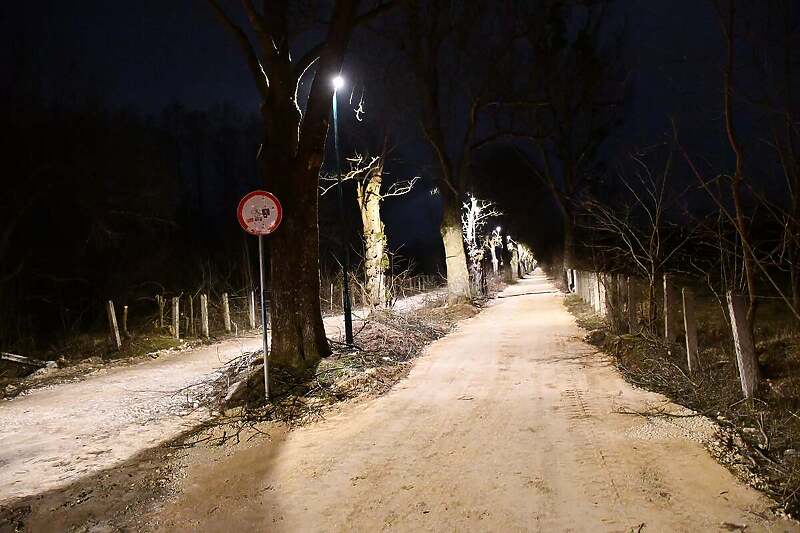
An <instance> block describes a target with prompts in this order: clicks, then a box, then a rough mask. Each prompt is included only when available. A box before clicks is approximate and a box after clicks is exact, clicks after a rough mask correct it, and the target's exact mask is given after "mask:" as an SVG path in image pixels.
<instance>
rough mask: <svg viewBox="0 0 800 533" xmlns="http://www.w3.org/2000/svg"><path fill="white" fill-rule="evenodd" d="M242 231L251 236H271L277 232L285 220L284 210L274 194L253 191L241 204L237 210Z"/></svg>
mask: <svg viewBox="0 0 800 533" xmlns="http://www.w3.org/2000/svg"><path fill="white" fill-rule="evenodd" d="M236 216H237V218H238V219H239V224H241V226H242V229H243V230H245V231H246V232H247V233H250V234H251V235H269V234H270V233H272V232H273V231H275V230H276V229H277V228H278V226H279V225H280V223H281V219H282V218H283V208H282V207H281V203H280V202H279V201H278V199H277V198H276V197H275V195H274V194H272V193H270V192H267V191H253V192H251V193H248V194H247V195H246V196H245V197H244V198H242V199H241V201H240V202H239V209H237V210H236Z"/></svg>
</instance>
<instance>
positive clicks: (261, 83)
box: [208, 0, 269, 99]
mask: <svg viewBox="0 0 800 533" xmlns="http://www.w3.org/2000/svg"><path fill="white" fill-rule="evenodd" d="M208 3H209V4H210V5H211V7H212V8H213V10H214V14H215V15H216V16H217V18H218V19H219V20H220V22H222V25H223V26H225V28H226V29H227V30H228V31H230V32H231V33H232V34H233V36H234V37H235V38H236V40H237V42H238V43H239V47H240V48H241V49H242V52H243V53H244V56H245V59H247V65H248V66H249V67H250V72H251V73H252V74H253V80H254V81H255V83H256V88H257V89H258V92H259V94H260V95H261V98H262V99H266V98H267V96H268V95H269V79H268V78H267V74H266V72H264V69H263V67H262V66H261V62H260V61H259V60H258V55H257V54H256V51H255V50H254V49H253V43H251V42H250V39H248V37H247V34H246V33H245V32H244V30H242V28H240V27H239V26H238V25H236V23H234V22H233V20H231V19H230V17H228V15H227V14H226V13H225V11H224V10H223V9H222V8H221V7H220V5H219V3H218V2H217V0H208Z"/></svg>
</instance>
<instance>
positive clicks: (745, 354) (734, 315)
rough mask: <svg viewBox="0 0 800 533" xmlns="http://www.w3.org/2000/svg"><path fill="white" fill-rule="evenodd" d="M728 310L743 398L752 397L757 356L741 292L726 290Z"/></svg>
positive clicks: (755, 378)
mask: <svg viewBox="0 0 800 533" xmlns="http://www.w3.org/2000/svg"><path fill="white" fill-rule="evenodd" d="M728 312H729V313H730V315H731V329H732V330H733V345H734V347H735V348H736V363H737V364H738V366H739V379H740V380H741V382H742V393H743V394H744V397H745V398H752V397H753V396H755V394H756V392H757V391H758V377H759V371H758V356H756V349H755V344H754V342H753V332H752V330H751V329H750V325H749V324H748V323H747V300H746V299H745V297H744V296H743V295H741V294H733V292H732V291H728Z"/></svg>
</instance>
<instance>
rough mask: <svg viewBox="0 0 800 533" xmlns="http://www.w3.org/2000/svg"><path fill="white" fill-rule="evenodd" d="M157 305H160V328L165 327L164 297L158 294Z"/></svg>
mask: <svg viewBox="0 0 800 533" xmlns="http://www.w3.org/2000/svg"><path fill="white" fill-rule="evenodd" d="M156 303H157V304H158V327H160V328H163V327H164V305H165V304H164V297H163V296H161V295H160V294H156Z"/></svg>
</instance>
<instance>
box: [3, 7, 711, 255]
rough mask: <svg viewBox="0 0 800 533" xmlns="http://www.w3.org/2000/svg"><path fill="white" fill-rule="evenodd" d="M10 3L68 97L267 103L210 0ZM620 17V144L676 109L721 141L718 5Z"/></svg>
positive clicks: (148, 108) (48, 75)
mask: <svg viewBox="0 0 800 533" xmlns="http://www.w3.org/2000/svg"><path fill="white" fill-rule="evenodd" d="M225 3H226V2H223V4H225ZM227 4H228V5H230V6H231V8H232V9H231V12H238V11H240V10H239V6H238V2H227ZM0 9H2V10H3V11H4V13H3V15H2V16H0V21H1V22H0V31H2V34H3V35H4V36H6V38H7V39H10V40H11V42H10V44H11V46H8V47H2V51H0V54H2V55H0V58H1V59H2V62H3V64H7V63H8V61H10V60H11V57H12V54H14V50H15V49H16V48H18V47H21V46H22V47H26V48H28V49H29V50H32V51H33V54H34V59H33V61H34V68H35V69H36V70H37V71H39V72H40V73H41V75H42V76H43V77H44V78H45V80H46V85H47V87H48V90H49V91H50V94H51V95H53V96H55V97H57V98H61V99H69V98H70V95H72V94H80V95H85V94H86V93H88V94H92V95H94V96H96V97H99V98H101V99H102V100H104V101H106V102H107V103H108V104H110V105H112V106H129V107H133V108H136V109H139V110H141V111H144V112H145V113H157V112H158V111H159V110H160V109H161V108H163V107H164V106H166V105H168V104H170V103H173V102H179V103H181V104H183V105H184V106H186V107H190V108H199V109H204V108H207V107H208V106H210V105H212V104H215V103H219V102H221V101H228V102H231V103H232V104H233V105H234V106H236V107H237V108H239V109H241V110H243V111H255V110H257V106H258V97H257V94H256V91H255V89H254V86H253V83H252V81H251V79H250V74H249V72H248V71H247V68H246V66H245V63H244V61H243V59H242V57H241V55H240V53H239V50H238V49H237V47H236V44H235V43H234V41H233V39H232V38H231V36H230V35H229V34H228V33H227V32H225V31H224V30H223V28H222V27H221V26H220V25H219V23H218V21H217V20H216V19H215V18H214V16H213V14H212V12H211V10H210V8H209V6H208V5H207V3H206V2H205V1H204V0H137V1H135V2H115V1H109V0H82V1H80V2H63V1H61V2H55V1H43V2H21V1H17V2H4V3H3V7H2V8H0ZM614 16H615V17H616V18H617V19H618V20H619V21H620V22H622V21H625V23H626V25H627V30H628V39H627V44H626V47H625V49H626V52H625V57H620V58H619V60H620V61H624V62H625V63H626V64H629V65H630V66H631V74H630V76H631V81H632V87H633V99H632V101H631V102H630V104H629V107H628V111H627V114H626V117H625V125H624V127H623V128H622V130H621V131H619V132H618V133H617V146H618V147H619V149H621V150H625V149H628V148H629V147H630V146H634V145H643V144H648V143H652V142H654V141H655V140H659V139H662V138H663V137H664V134H665V132H667V130H668V129H669V119H670V117H671V116H673V115H674V116H675V118H676V120H677V121H678V123H679V125H680V127H681V128H682V130H683V131H684V132H686V135H687V136H689V137H691V136H694V137H696V138H699V139H703V141H702V142H707V143H712V144H713V142H715V141H709V140H708V139H719V138H720V136H719V131H720V130H719V129H718V128H719V127H720V123H719V117H718V116H714V115H713V113H714V111H713V110H714V109H717V108H718V101H717V100H718V96H717V95H718V94H719V89H718V87H719V79H720V69H719V66H718V58H719V54H720V51H721V36H720V30H719V26H718V22H717V21H716V18H715V14H714V12H713V10H712V8H711V3H710V2H707V1H704V0H657V1H656V0H648V1H642V0H619V1H618V2H617V4H616V7H615V15H614ZM354 76H355V77H359V76H362V75H360V74H356V73H354ZM368 89H369V88H367V90H368ZM715 130H716V131H715ZM412 150H414V149H413V148H412ZM705 151H706V152H708V151H709V150H705ZM412 157H413V155H412ZM409 200H412V201H408V202H394V203H393V205H390V206H388V207H389V209H387V215H388V216H389V219H390V222H391V221H398V220H399V221H402V220H403V219H404V217H406V213H405V212H404V207H403V206H406V205H407V206H416V205H417V204H425V207H426V209H427V206H428V205H429V204H430V201H431V200H430V198H428V197H425V196H424V195H420V196H417V195H415V197H414V198H413V199H409ZM401 204H402V205H401ZM426 216H427V215H426ZM434 218H435V217H434ZM391 225H395V226H398V224H391ZM399 226H402V227H403V230H402V231H406V232H407V231H411V230H412V229H414V227H413V226H408V225H404V224H399ZM423 232H424V233H425V235H424V236H420V237H421V238H423V240H426V241H427V240H430V239H433V240H434V241H435V233H436V232H435V228H434V227H431V228H426V229H424V231H423Z"/></svg>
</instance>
